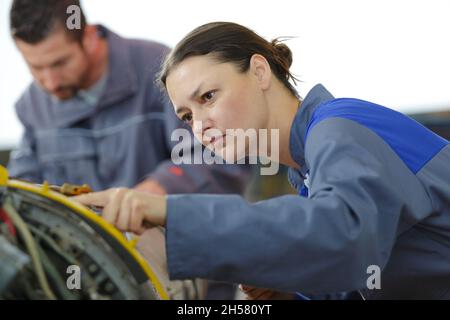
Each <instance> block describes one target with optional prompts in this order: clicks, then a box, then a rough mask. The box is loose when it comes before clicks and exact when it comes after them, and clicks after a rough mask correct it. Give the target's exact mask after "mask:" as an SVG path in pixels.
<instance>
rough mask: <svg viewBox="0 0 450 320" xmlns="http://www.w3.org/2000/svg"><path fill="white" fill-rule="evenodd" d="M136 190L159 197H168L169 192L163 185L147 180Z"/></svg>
mask: <svg viewBox="0 0 450 320" xmlns="http://www.w3.org/2000/svg"><path fill="white" fill-rule="evenodd" d="M134 190H137V191H141V192H147V193H151V194H159V195H162V196H163V195H166V194H167V191H166V189H164V187H163V186H161V184H160V183H159V182H158V181H156V180H152V179H147V180H144V181H142V182H141V183H139V184H138V185H136V186H135V187H134Z"/></svg>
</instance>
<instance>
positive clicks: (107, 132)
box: [8, 0, 250, 194]
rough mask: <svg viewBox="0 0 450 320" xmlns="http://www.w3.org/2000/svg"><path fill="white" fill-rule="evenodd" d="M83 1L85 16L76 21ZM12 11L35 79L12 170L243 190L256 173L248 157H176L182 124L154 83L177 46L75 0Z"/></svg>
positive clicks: (91, 180)
mask: <svg viewBox="0 0 450 320" xmlns="http://www.w3.org/2000/svg"><path fill="white" fill-rule="evenodd" d="M73 5H75V6H77V8H80V11H79V13H80V17H79V18H80V19H79V22H80V25H79V28H75V29H69V28H68V27H67V21H68V19H69V18H70V14H68V13H67V12H68V10H67V9H68V8H69V7H70V6H73ZM72 8H73V7H72ZM75 12H76V11H75ZM10 14H11V33H12V37H13V39H14V41H15V43H16V45H17V48H18V49H19V51H20V52H21V54H22V55H23V57H24V59H25V61H26V63H27V65H28V66H29V69H30V71H31V73H32V75H33V78H34V82H33V83H32V84H31V85H30V86H29V87H28V89H27V90H26V91H25V92H24V93H23V95H22V96H21V98H20V99H19V101H18V102H17V105H16V111H17V115H18V117H19V119H20V121H21V122H22V124H23V125H24V127H25V132H24V136H23V139H22V142H21V144H20V146H19V148H18V149H17V150H16V151H14V152H13V153H12V156H11V160H10V163H9V167H8V169H9V173H10V175H11V176H13V177H16V178H21V179H26V180H29V181H33V182H39V183H40V182H42V181H43V180H47V181H48V182H49V183H51V184H58V185H60V184H63V183H64V182H69V183H73V184H84V183H87V184H89V185H90V186H91V187H92V188H93V189H94V190H103V189H107V188H110V187H114V186H124V187H133V186H136V188H137V189H139V190H142V191H146V192H151V193H158V194H166V193H171V194H173V193H190V192H202V193H241V192H242V191H243V189H244V187H245V184H246V182H247V180H248V178H249V176H250V172H249V169H248V168H246V167H244V166H230V165H221V166H218V165H215V166H214V165H213V166H207V165H179V166H175V165H174V164H173V162H172V161H171V158H170V156H171V149H172V147H173V146H174V144H175V143H176V142H173V141H171V139H170V135H171V133H172V132H173V130H174V129H176V128H179V127H180V126H181V125H182V124H181V122H180V121H179V120H178V119H177V118H176V116H175V114H174V113H173V109H172V107H171V106H170V105H169V102H168V101H167V100H166V99H164V98H163V97H162V95H161V93H160V91H159V89H158V88H157V87H156V85H155V84H154V78H155V74H156V73H157V72H158V71H159V67H160V62H161V60H162V58H163V57H164V56H165V54H166V53H167V52H168V48H167V47H165V46H163V45H161V44H159V43H155V42H151V41H140V40H130V39H124V38H122V37H120V36H118V35H117V34H115V33H113V32H111V31H110V30H108V29H107V28H105V27H103V26H95V25H88V24H87V23H86V20H85V17H84V14H83V12H82V11H81V7H80V3H79V1H75V0H16V1H14V2H13V4H12V8H11V13H10Z"/></svg>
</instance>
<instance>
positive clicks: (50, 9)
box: [10, 0, 86, 44]
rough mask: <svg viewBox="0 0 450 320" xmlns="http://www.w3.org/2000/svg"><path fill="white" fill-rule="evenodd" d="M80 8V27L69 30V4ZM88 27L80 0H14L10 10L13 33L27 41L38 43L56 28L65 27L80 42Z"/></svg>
mask: <svg viewBox="0 0 450 320" xmlns="http://www.w3.org/2000/svg"><path fill="white" fill-rule="evenodd" d="M73 5H75V6H77V7H78V8H80V22H81V23H80V28H79V29H76V28H75V29H73V30H69V29H68V28H67V27H66V20H67V19H68V17H69V14H68V13H67V8H68V7H69V6H73ZM85 27H86V17H85V15H84V13H83V10H82V9H81V5H80V1H79V0H14V1H13V3H12V5H11V10H10V28H11V35H12V37H13V38H15V39H20V40H22V41H25V42H26V43H30V44H36V43H39V42H41V41H42V40H44V39H46V38H47V37H48V36H49V35H50V34H51V33H52V32H53V31H55V29H56V28H63V30H65V31H66V33H67V35H69V37H70V38H71V39H73V40H75V41H77V42H79V43H81V41H82V38H83V33H84V29H85Z"/></svg>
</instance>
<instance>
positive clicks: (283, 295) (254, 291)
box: [239, 284, 294, 300]
mask: <svg viewBox="0 0 450 320" xmlns="http://www.w3.org/2000/svg"><path fill="white" fill-rule="evenodd" d="M239 289H241V290H242V292H243V293H244V294H245V295H246V298H247V300H293V299H294V294H293V293H288V292H281V291H276V290H273V289H266V288H256V287H251V286H247V285H243V284H241V285H240V286H239Z"/></svg>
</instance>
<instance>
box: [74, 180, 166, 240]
mask: <svg viewBox="0 0 450 320" xmlns="http://www.w3.org/2000/svg"><path fill="white" fill-rule="evenodd" d="M72 199H73V200H75V201H77V202H79V203H81V204H84V205H86V206H97V207H102V208H103V214H102V217H103V218H104V219H105V220H106V221H108V222H109V223H111V224H113V225H115V226H116V227H117V228H118V229H119V230H121V231H123V232H134V233H136V234H142V233H143V232H144V231H145V230H146V229H147V228H149V227H155V226H164V225H165V224H166V216H167V199H166V197H165V196H160V195H152V194H148V193H143V192H139V191H135V190H131V189H126V188H114V189H109V190H106V191H101V192H94V193H88V194H83V195H80V196H77V197H73V198H72Z"/></svg>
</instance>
